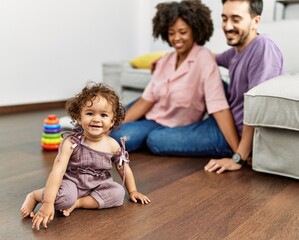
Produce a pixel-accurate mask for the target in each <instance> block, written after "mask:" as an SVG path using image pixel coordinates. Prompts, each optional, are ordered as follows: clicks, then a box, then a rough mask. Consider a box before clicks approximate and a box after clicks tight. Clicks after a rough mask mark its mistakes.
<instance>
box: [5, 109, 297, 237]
mask: <svg viewBox="0 0 299 240" xmlns="http://www.w3.org/2000/svg"><path fill="white" fill-rule="evenodd" d="M51 113H55V114H57V115H58V116H59V117H60V116H64V115H65V112H64V110H62V109H54V110H51V111H50V112H49V111H43V112H31V113H22V114H14V115H6V116H1V117H0V143H1V144H0V153H1V154H0V189H1V191H0V194H1V195H0V196H1V204H0V216H1V218H0V239H1V240H2V239H3V240H7V239H22V240H23V239H72V240H73V239H74V240H75V239H83V238H84V239H133V240H134V239H153V240H156V239H162V240H165V239H171V240H175V239H211V240H215V239H259V240H260V239H277V240H282V239H283V240H286V239H292V240H295V239H299V182H298V181H297V180H294V179H290V178H285V177H279V176H275V175H268V174H263V173H258V172H254V171H252V170H251V169H250V168H249V167H247V168H245V169H243V170H242V171H236V172H229V173H225V174H222V175H216V174H214V173H206V172H205V171H204V170H203V166H204V165H205V164H206V163H207V161H208V158H182V157H181V158H179V157H159V156H154V155H152V154H150V153H149V152H146V151H143V152H136V153H132V154H131V155H130V157H131V167H132V169H133V172H134V174H135V178H136V181H137V185H138V187H139V190H140V191H141V192H143V193H144V194H147V195H148V196H149V197H150V199H151V201H152V202H151V203H150V204H149V205H147V206H143V205H141V204H134V203H132V202H130V201H128V196H127V195H126V201H125V204H124V205H123V206H122V207H119V208H113V209H105V210H81V209H80V210H75V211H74V212H73V213H72V214H71V216H70V217H63V216H61V214H60V213H57V214H56V216H55V219H54V221H53V222H52V223H51V224H50V225H49V227H48V229H41V230H40V231H34V230H32V229H31V220H30V219H29V218H26V219H22V218H21V216H20V213H19V208H20V206H21V204H22V202H23V200H24V198H25V196H26V194H27V193H28V192H30V191H32V190H33V189H37V188H40V187H43V186H44V184H45V181H46V179H47V176H48V173H49V171H50V169H51V165H52V162H53V159H54V157H55V155H56V152H43V151H41V149H40V146H39V144H40V142H39V141H40V137H41V134H42V128H43V126H42V124H43V119H44V118H45V117H46V116H47V115H48V114H51ZM115 173H116V172H115V171H113V174H114V176H115V180H117V181H120V179H119V177H118V176H117V175H116V174H115Z"/></svg>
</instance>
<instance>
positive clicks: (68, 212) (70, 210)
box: [62, 200, 79, 217]
mask: <svg viewBox="0 0 299 240" xmlns="http://www.w3.org/2000/svg"><path fill="white" fill-rule="evenodd" d="M78 203H79V201H78V200H77V201H76V202H75V204H74V205H73V206H71V207H70V208H69V209H65V210H62V213H63V215H64V216H65V217H68V216H70V215H71V213H72V211H74V210H75V209H76V208H78V207H79V205H78Z"/></svg>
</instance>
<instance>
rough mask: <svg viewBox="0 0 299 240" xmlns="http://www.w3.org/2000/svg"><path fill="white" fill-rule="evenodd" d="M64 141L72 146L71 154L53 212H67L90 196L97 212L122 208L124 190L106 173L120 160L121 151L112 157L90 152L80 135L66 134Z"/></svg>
mask: <svg viewBox="0 0 299 240" xmlns="http://www.w3.org/2000/svg"><path fill="white" fill-rule="evenodd" d="M67 137H70V138H71V139H70V140H71V142H73V143H74V145H73V147H74V151H73V153H72V155H71V157H70V160H69V163H68V166H67V170H66V173H65V175H64V177H63V180H62V183H61V186H60V188H59V191H58V194H57V197H56V200H55V209H56V210H64V209H68V208H70V207H71V206H73V205H74V204H75V202H76V200H77V199H78V198H80V197H83V196H86V195H90V196H92V197H93V198H94V199H95V200H96V201H97V202H98V203H99V208H110V207H116V206H121V205H122V204H123V201H124V196H125V189H124V187H123V186H122V185H120V184H119V183H117V182H114V181H113V179H112V177H111V174H110V172H109V170H111V169H112V164H113V163H115V162H117V161H119V160H120V157H121V156H122V152H123V151H120V153H119V154H112V153H104V152H98V151H96V150H93V149H91V148H89V147H88V146H87V145H86V144H85V142H84V139H85V137H84V135H83V134H82V133H76V132H75V133H71V134H69V133H68V134H67V135H66V136H64V138H67Z"/></svg>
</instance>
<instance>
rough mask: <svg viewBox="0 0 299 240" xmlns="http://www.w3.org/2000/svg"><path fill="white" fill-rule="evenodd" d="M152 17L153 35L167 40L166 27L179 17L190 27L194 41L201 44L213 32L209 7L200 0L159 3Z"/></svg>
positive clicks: (207, 39)
mask: <svg viewBox="0 0 299 240" xmlns="http://www.w3.org/2000/svg"><path fill="white" fill-rule="evenodd" d="M156 8H157V12H156V15H155V16H154V18H153V37H154V38H159V36H161V39H162V40H163V41H166V42H167V43H168V44H169V46H171V44H170V42H169V40H168V29H169V27H171V26H172V25H173V24H174V23H175V21H176V20H177V19H178V18H179V17H180V18H182V19H183V20H184V21H185V22H186V23H187V24H188V25H189V26H190V27H191V29H192V34H193V38H194V41H195V42H196V43H197V44H198V45H201V46H203V45H204V44H205V43H206V42H207V41H209V39H210V37H211V36H212V34H213V30H214V27H213V21H212V18H211V11H210V9H209V8H208V7H207V6H206V5H204V4H203V3H202V2H201V1H200V0H189V1H188V0H184V1H181V2H165V3H159V4H158V5H157V6H156Z"/></svg>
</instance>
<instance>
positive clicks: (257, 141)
mask: <svg viewBox="0 0 299 240" xmlns="http://www.w3.org/2000/svg"><path fill="white" fill-rule="evenodd" d="M259 32H260V33H266V34H267V35H269V36H270V37H271V38H272V39H273V40H274V41H275V42H276V43H277V44H278V46H279V47H280V49H281V50H282V53H283V55H284V60H285V70H286V74H285V75H284V76H280V77H278V78H274V79H271V80H269V81H267V82H266V83H265V84H261V85H259V86H257V87H255V88H253V89H251V90H250V91H249V92H248V93H246V95H245V104H244V122H245V123H246V124H248V125H252V126H254V127H255V134H254V144H253V169H254V170H256V171H261V172H267V173H273V174H278V175H283V176H288V177H293V178H297V179H299V147H297V146H296V143H297V142H298V143H299V105H298V101H299V74H296V73H299V64H298V61H297V58H298V57H299V48H298V47H297V45H298V43H297V41H298V39H299V20H284V21H275V22H268V23H263V24H262V25H261V26H260V28H259ZM206 47H208V48H210V49H211V50H212V51H213V52H216V53H217V52H222V51H223V50H225V49H227V48H228V46H227V45H226V40H225V37H224V34H223V32H222V30H221V29H216V30H215V32H214V34H213V37H212V38H211V41H210V42H208V43H207V44H206ZM220 71H221V75H222V78H223V79H224V80H226V81H228V82H229V79H228V74H227V71H226V70H223V69H220ZM150 78H151V75H150V71H149V70H140V69H133V68H132V67H131V66H130V65H129V64H128V62H119V63H105V64H103V79H104V81H105V82H107V83H108V84H109V85H111V86H112V87H114V88H115V89H116V90H117V91H118V92H119V94H120V95H121V97H122V99H123V102H124V103H128V102H130V101H131V100H133V99H136V97H138V96H140V95H141V93H142V91H143V89H144V87H145V86H146V85H147V83H148V81H149V80H150ZM298 146H299V145H298ZM297 156H298V157H297Z"/></svg>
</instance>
